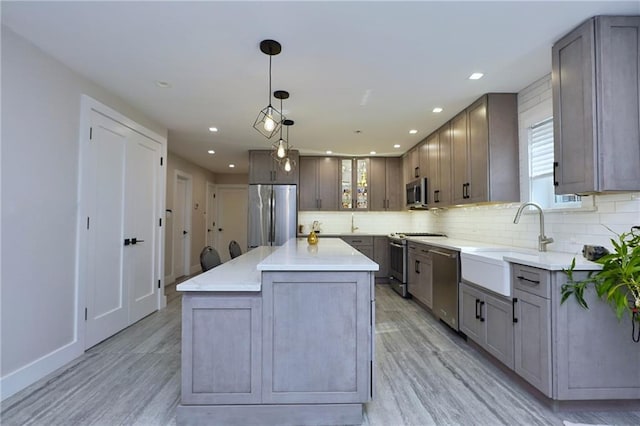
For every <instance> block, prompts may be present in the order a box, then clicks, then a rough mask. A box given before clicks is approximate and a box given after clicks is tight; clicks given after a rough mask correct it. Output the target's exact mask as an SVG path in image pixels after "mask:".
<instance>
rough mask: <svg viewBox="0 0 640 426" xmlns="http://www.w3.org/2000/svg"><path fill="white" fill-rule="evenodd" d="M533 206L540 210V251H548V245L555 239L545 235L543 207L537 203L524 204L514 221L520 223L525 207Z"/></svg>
mask: <svg viewBox="0 0 640 426" xmlns="http://www.w3.org/2000/svg"><path fill="white" fill-rule="evenodd" d="M527 206H531V207H535V208H536V209H538V216H540V235H538V251H547V244H551V243H552V242H553V238H551V237H547V236H546V235H544V213H543V212H542V207H540V206H539V205H538V204H536V203H523V204H522V205H521V206H520V208H518V212H517V213H516V217H515V218H514V219H513V223H518V222H519V221H520V216H521V215H522V211H523V210H524V208H525V207H527Z"/></svg>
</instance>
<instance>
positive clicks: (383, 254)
mask: <svg viewBox="0 0 640 426" xmlns="http://www.w3.org/2000/svg"><path fill="white" fill-rule="evenodd" d="M389 253H390V250H389V239H388V238H387V237H373V261H374V262H376V263H377V264H378V266H379V267H380V269H379V270H378V271H377V272H376V273H375V275H376V278H385V279H386V278H389Z"/></svg>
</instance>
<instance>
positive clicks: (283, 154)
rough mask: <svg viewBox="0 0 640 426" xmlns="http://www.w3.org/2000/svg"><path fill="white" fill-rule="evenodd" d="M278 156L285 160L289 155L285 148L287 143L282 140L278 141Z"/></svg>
mask: <svg viewBox="0 0 640 426" xmlns="http://www.w3.org/2000/svg"><path fill="white" fill-rule="evenodd" d="M276 155H277V156H278V158H284V157H286V155H287V149H286V148H285V142H284V140H282V138H280V140H279V141H278V148H276Z"/></svg>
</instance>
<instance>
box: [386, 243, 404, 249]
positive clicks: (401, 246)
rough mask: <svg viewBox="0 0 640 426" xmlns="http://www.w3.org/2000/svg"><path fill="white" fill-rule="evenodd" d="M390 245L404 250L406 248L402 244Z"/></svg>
mask: <svg viewBox="0 0 640 426" xmlns="http://www.w3.org/2000/svg"><path fill="white" fill-rule="evenodd" d="M389 245H390V246H392V247H398V248H404V246H403V245H402V244H396V243H389Z"/></svg>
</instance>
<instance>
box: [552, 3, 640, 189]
mask: <svg viewBox="0 0 640 426" xmlns="http://www.w3.org/2000/svg"><path fill="white" fill-rule="evenodd" d="M551 57H552V73H551V77H552V91H553V111H554V123H553V124H554V147H555V149H554V156H555V166H556V167H555V171H554V177H555V179H554V180H555V185H556V191H555V192H556V194H573V193H591V192H603V191H637V190H640V168H639V167H638V163H639V162H640V144H638V140H640V16H596V17H594V18H590V19H588V20H587V21H585V22H584V23H582V24H581V25H580V26H578V27H577V28H576V29H574V30H572V31H571V32H570V33H569V34H567V35H566V36H564V37H563V38H561V39H560V40H558V41H557V42H556V43H555V44H554V45H553V48H552V55H551ZM621 153H623V154H621Z"/></svg>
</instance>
